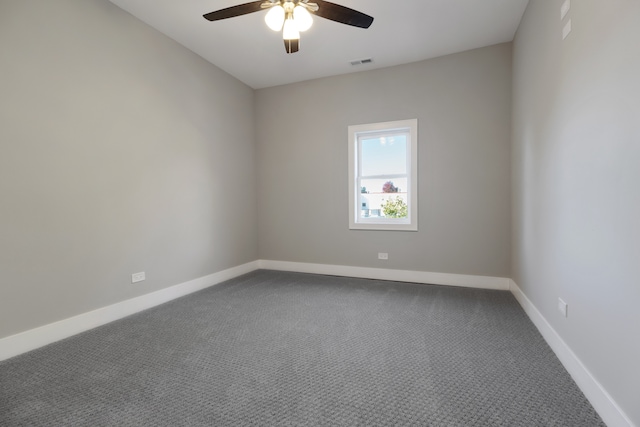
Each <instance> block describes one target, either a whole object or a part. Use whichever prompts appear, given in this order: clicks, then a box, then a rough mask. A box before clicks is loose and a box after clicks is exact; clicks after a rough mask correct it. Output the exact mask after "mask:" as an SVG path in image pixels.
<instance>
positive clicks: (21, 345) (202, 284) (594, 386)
mask: <svg viewBox="0 0 640 427" xmlns="http://www.w3.org/2000/svg"><path fill="white" fill-rule="evenodd" d="M257 269H269V270H280V271H295V272H300V273H313V274H325V275H332V276H345V277H359V278H366V279H377V280H393V281H398V282H412V283H427V284H434V285H445V286H464V287H471V288H481V289H494V290H510V291H511V292H512V293H513V295H514V296H515V298H516V299H517V300H518V302H519V303H520V305H521V306H522V308H523V309H524V311H525V312H526V313H527V315H528V316H529V318H530V319H531V321H532V322H533V323H534V325H536V327H537V328H538V330H539V331H540V333H541V334H542V336H543V337H544V339H545V340H546V341H547V343H548V344H549V346H550V347H551V349H552V350H553V351H554V352H555V354H556V355H557V356H558V359H560V361H561V362H562V364H563V365H564V367H565V368H566V369H567V371H568V372H569V374H570V375H571V376H572V377H573V379H574V381H575V382H576V384H577V385H578V387H579V388H580V389H581V390H582V392H583V393H584V394H585V396H586V397H587V399H589V401H590V402H591V404H592V405H593V407H594V408H595V409H596V411H598V414H600V416H601V417H602V419H603V420H604V422H605V423H607V425H608V426H610V427H635V426H634V424H633V423H632V422H631V420H630V419H629V418H628V417H627V416H626V415H625V413H624V412H623V411H622V410H621V409H620V407H619V406H618V405H617V404H616V402H615V401H614V400H613V399H612V398H611V396H610V395H609V394H608V393H607V391H606V390H605V389H604V388H603V387H602V385H600V383H599V382H598V381H597V380H596V379H595V378H594V377H593V375H591V373H590V372H589V370H588V369H587V368H586V367H585V366H584V364H583V363H582V362H581V361H580V359H579V358H578V357H577V356H576V355H575V354H574V353H573V351H572V350H571V348H570V347H569V346H568V345H567V344H566V343H565V342H564V341H563V340H562V338H561V337H560V335H558V333H557V332H556V331H555V330H554V329H553V327H551V325H550V324H549V322H547V320H546V319H545V318H544V317H543V316H542V314H541V313H540V312H539V311H538V309H537V308H536V307H535V306H534V305H533V303H532V302H531V301H530V300H529V299H528V298H527V296H526V295H525V294H524V293H523V292H522V290H521V289H520V288H519V287H518V285H517V284H516V283H515V282H514V281H513V280H511V279H508V278H504V277H489V276H473V275H463V274H448V273H432V272H424V271H409V270H391V269H382V268H368V267H351V266H343V265H326V264H309V263H299V262H287V261H271V260H258V261H253V262H249V263H247V264H243V265H240V266H237V267H233V268H230V269H227V270H223V271H220V272H217V273H214V274H210V275H208V276H204V277H200V278H198V279H194V280H190V281H188V282H185V283H181V284H178V285H175V286H171V287H169V288H166V289H162V290H159V291H156V292H152V293H150V294H146V295H142V296H139V297H136V298H132V299H130V300H126V301H122V302H119V303H117V304H113V305H110V306H107V307H103V308H100V309H97V310H94V311H90V312H88V313H83V314H80V315H77V316H74V317H70V318H68V319H64V320H61V321H58V322H55V323H51V324H48V325H44V326H41V327H38V328H35V329H31V330H29V331H25V332H21V333H19V334H16V335H11V336H9V337H6V338H2V339H0V361H2V360H5V359H8V358H10V357H14V356H17V355H19V354H22V353H26V352H27V351H30V350H34V349H36V348H39V347H42V346H45V345H47V344H51V343H53V342H56V341H59V340H62V339H64V338H68V337H70V336H73V335H76V334H78V333H81V332H84V331H87V330H89V329H92V328H95V327H98V326H101V325H104V324H106V323H109V322H112V321H114V320H118V319H121V318H123V317H126V316H129V315H131V314H135V313H137V312H140V311H143V310H146V309H148V308H151V307H155V306H157V305H160V304H163V303H165V302H168V301H171V300H174V299H176V298H180V297H182V296H185V295H188V294H190V293H193V292H196V291H199V290H202V289H205V288H208V287H210V286H213V285H216V284H218V283H221V282H224V281H226V280H230V279H233V278H235V277H238V276H241V275H243V274H246V273H249V272H251V271H254V270H257Z"/></svg>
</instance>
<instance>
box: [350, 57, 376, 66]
mask: <svg viewBox="0 0 640 427" xmlns="http://www.w3.org/2000/svg"><path fill="white" fill-rule="evenodd" d="M372 62H373V59H371V58H366V59H356V60H355V61H350V64H351V65H353V66H356V65H362V64H371V63H372Z"/></svg>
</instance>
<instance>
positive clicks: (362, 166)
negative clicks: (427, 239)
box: [349, 120, 417, 230]
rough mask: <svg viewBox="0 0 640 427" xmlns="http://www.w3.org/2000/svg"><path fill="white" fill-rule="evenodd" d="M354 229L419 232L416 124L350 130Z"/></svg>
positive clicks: (353, 128) (362, 126)
mask: <svg viewBox="0 0 640 427" xmlns="http://www.w3.org/2000/svg"><path fill="white" fill-rule="evenodd" d="M349 145H350V146H349V158H350V161H349V163H350V168H349V169H350V170H349V176H350V177H349V179H350V194H351V197H350V203H351V205H350V216H351V219H350V228H360V229H377V230H416V229H417V188H416V186H417V179H416V177H417V166H416V165H417V150H416V147H417V120H403V121H397V122H386V123H373V124H368V125H358V126H350V127H349Z"/></svg>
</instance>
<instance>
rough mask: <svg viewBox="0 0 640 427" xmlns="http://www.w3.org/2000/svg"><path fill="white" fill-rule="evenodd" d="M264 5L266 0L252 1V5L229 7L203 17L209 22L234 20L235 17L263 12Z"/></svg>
mask: <svg viewBox="0 0 640 427" xmlns="http://www.w3.org/2000/svg"><path fill="white" fill-rule="evenodd" d="M262 3H264V0H259V1H252V2H251V3H245V4H239V5H237V6H231V7H227V8H226V9H220V10H216V11H215V12H209V13H207V14H206V15H203V16H204V17H205V19H208V20H209V21H219V20H220V19H227V18H233V17H234V16H240V15H246V14H247V13H253V12H258V11H260V10H263V9H262Z"/></svg>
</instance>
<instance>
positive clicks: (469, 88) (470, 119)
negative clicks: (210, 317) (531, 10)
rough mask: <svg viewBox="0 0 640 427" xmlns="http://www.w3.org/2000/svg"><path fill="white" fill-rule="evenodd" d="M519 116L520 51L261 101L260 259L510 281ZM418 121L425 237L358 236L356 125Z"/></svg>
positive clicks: (340, 81) (435, 63) (373, 74)
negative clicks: (352, 167)
mask: <svg viewBox="0 0 640 427" xmlns="http://www.w3.org/2000/svg"><path fill="white" fill-rule="evenodd" d="M510 108H511V44H501V45H496V46H492V47H488V48H483V49H477V50H473V51H468V52H464V53H460V54H456V55H451V56H446V57H442V58H437V59H432V60H427V61H424V62H419V63H414V64H409V65H402V66H398V67H393V68H387V69H382V70H375V71H367V72H361V73H356V74H349V75H344V76H338V77H332V78H326V79H319V80H313V81H309V82H304V83H297V84H291V85H286V86H280V87H273V88H268V89H261V90H258V91H257V92H256V117H257V121H256V132H257V143H258V156H259V162H258V171H259V172H258V178H259V180H258V193H259V206H260V216H259V239H258V245H259V254H260V258H262V259H269V260H283V261H297V262H309V263H321V264H336V265H350V266H361V267H381V268H392V269H407V270H416V271H432V272H443V273H459V274H476V275H488V276H501V277H509V268H510V265H509V264H510V226H511V225H510V203H511V202H510V184H509V182H510V167H509V159H510V152H509V141H510ZM412 118H417V119H418V126H419V147H418V151H419V166H418V167H419V178H418V180H419V185H420V191H419V198H420V200H419V231H418V232H398V231H363V230H357V231H356V230H349V229H348V225H349V218H348V181H347V126H349V125H354V124H363V123H373V122H382V121H390V120H398V119H412ZM378 252H388V253H389V260H388V261H378V259H377V253H378Z"/></svg>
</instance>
